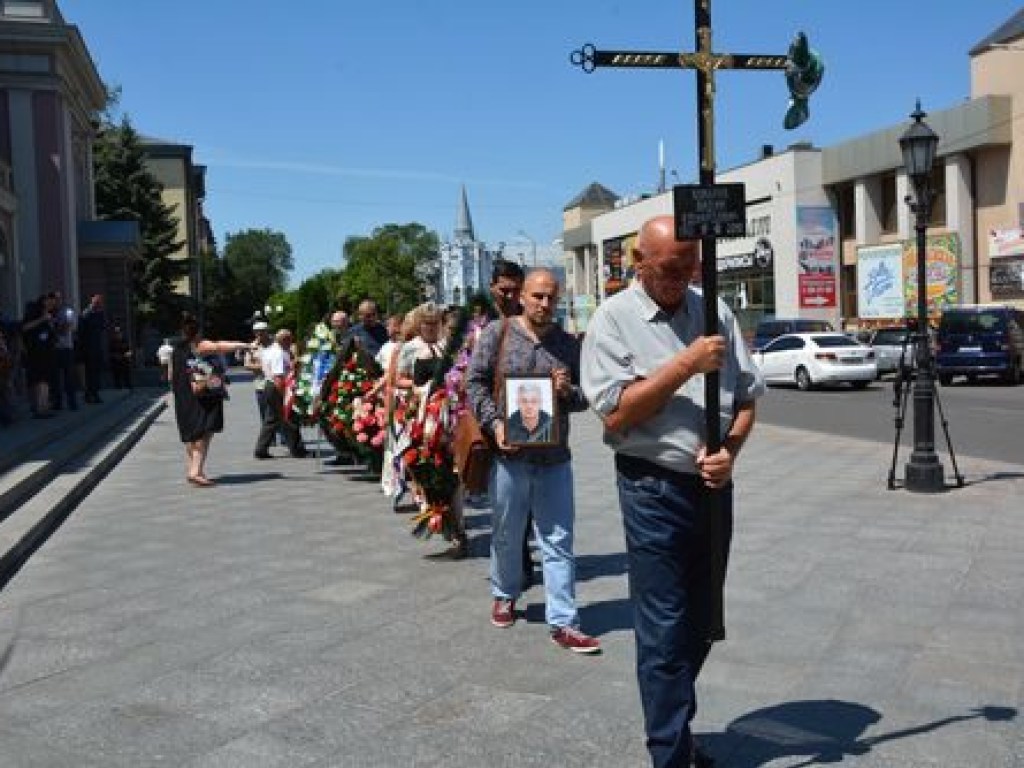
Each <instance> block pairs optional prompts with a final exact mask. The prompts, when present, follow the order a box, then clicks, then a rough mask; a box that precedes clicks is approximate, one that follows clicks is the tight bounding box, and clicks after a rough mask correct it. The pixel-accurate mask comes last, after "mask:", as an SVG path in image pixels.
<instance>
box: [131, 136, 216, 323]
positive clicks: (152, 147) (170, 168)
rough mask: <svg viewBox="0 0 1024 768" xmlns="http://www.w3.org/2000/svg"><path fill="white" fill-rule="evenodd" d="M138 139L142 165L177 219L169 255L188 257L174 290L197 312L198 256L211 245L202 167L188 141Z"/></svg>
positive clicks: (200, 288) (199, 302)
mask: <svg viewBox="0 0 1024 768" xmlns="http://www.w3.org/2000/svg"><path fill="white" fill-rule="evenodd" d="M141 140H142V151H143V152H144V153H145V156H146V168H147V169H148V170H149V172H150V173H151V174H153V176H154V177H155V178H156V180H157V181H158V182H160V184H161V185H162V186H163V201H164V204H165V205H167V206H169V207H170V208H171V209H172V210H173V214H174V216H175V217H176V218H177V219H178V236H177V240H178V241H179V242H181V243H182V246H181V248H180V249H179V250H178V253H177V254H175V255H174V256H173V258H176V259H181V260H188V262H189V264H190V266H191V268H190V271H189V276H188V277H187V278H185V279H183V280H182V281H181V283H179V286H178V291H179V292H180V293H182V294H185V295H187V296H191V297H192V298H193V299H194V300H195V302H196V305H197V307H200V311H201V307H202V298H203V286H202V278H201V275H200V273H199V257H200V256H201V255H202V254H203V253H206V252H207V251H209V250H211V249H212V248H213V237H212V234H211V229H210V222H209V220H207V218H206V217H205V215H204V214H203V200H204V198H205V197H206V166H204V165H196V164H195V163H194V162H193V161H192V147H191V146H189V145H188V144H178V143H176V142H172V141H165V140H163V139H155V138H152V137H147V136H143V137H141Z"/></svg>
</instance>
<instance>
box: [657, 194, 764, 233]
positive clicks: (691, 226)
mask: <svg viewBox="0 0 1024 768" xmlns="http://www.w3.org/2000/svg"><path fill="white" fill-rule="evenodd" d="M672 196H673V202H674V205H675V214H676V240H697V239H699V238H703V237H715V238H719V237H743V236H744V235H745V234H746V233H747V198H746V191H745V189H744V185H743V184H677V185H676V186H674V187H673V188H672Z"/></svg>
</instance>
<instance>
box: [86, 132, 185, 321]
mask: <svg viewBox="0 0 1024 768" xmlns="http://www.w3.org/2000/svg"><path fill="white" fill-rule="evenodd" d="M93 157H94V177H95V185H96V212H97V215H98V216H99V218H101V219H108V220H110V219H114V220H130V221H137V222H138V223H139V230H140V234H141V237H142V253H141V258H140V259H139V261H138V262H136V264H135V265H134V270H133V273H132V292H133V296H134V301H135V312H136V314H137V316H138V318H139V320H140V321H141V322H142V323H151V324H154V325H156V326H157V327H158V328H161V329H164V330H167V329H171V328H175V327H177V320H178V315H179V313H180V312H181V310H182V309H183V308H184V307H185V306H187V301H188V300H187V298H186V297H184V296H182V295H181V294H179V293H176V292H175V289H176V287H177V284H178V283H179V281H180V280H182V278H184V277H186V276H188V274H189V272H190V268H191V265H190V264H189V262H188V261H187V260H184V259H175V258H172V256H173V255H174V254H177V253H178V251H179V250H180V249H181V246H182V245H183V244H184V243H183V242H182V241H181V240H178V239H177V238H178V218H177V217H176V216H175V215H174V208H173V207H172V206H168V205H165V204H164V201H163V198H162V196H161V195H162V193H163V186H162V185H161V184H160V182H159V181H157V179H156V177H154V176H153V174H151V173H150V172H149V170H148V169H147V168H146V164H145V155H144V153H143V151H142V145H141V143H140V141H139V135H138V133H136V131H135V129H134V128H133V127H132V125H131V121H130V120H129V119H128V117H127V116H125V117H123V118H122V119H121V123H120V124H119V125H113V124H111V123H107V124H105V125H104V126H103V127H102V128H101V130H100V132H99V135H98V136H97V138H96V142H95V145H94V147H93Z"/></svg>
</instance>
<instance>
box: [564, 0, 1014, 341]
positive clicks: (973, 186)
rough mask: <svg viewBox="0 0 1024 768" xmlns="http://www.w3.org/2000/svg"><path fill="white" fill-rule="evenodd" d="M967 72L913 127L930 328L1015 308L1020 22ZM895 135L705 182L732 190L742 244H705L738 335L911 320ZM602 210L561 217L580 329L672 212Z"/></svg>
mask: <svg viewBox="0 0 1024 768" xmlns="http://www.w3.org/2000/svg"><path fill="white" fill-rule="evenodd" d="M970 65H971V95H970V98H969V99H968V100H967V101H965V102H964V103H963V104H960V105H957V106H955V107H953V108H950V109H945V110H938V111H934V112H932V113H930V114H929V115H928V116H927V122H928V124H929V125H930V126H931V128H932V129H933V130H934V131H935V132H936V133H937V134H938V135H939V138H940V141H939V145H938V157H937V161H936V167H935V170H934V172H933V174H932V179H931V187H932V190H933V192H934V203H933V206H932V211H931V217H930V220H929V226H928V231H927V260H926V270H927V275H928V278H927V279H928V298H929V307H930V311H931V312H932V314H933V317H934V316H937V315H938V314H939V313H940V312H941V310H942V307H944V306H948V305H956V304H967V303H976V302H982V303H987V302H999V303H1006V304H1012V305H1015V306H1018V307H1024V109H1022V107H1024V77H1022V76H1021V73H1022V72H1024V9H1022V10H1021V11H1018V12H1017V13H1016V14H1014V16H1013V17H1011V18H1010V19H1009V20H1007V21H1006V23H1004V24H1003V25H1001V26H1000V27H999V28H998V29H996V30H995V31H994V32H993V33H992V34H990V35H988V36H987V37H986V38H985V39H984V40H982V41H981V42H979V43H978V44H977V45H976V46H974V48H972V49H971V51H970ZM912 106H913V105H912V104H909V103H908V112H909V111H910V108H911V107H912ZM908 125H909V120H908V121H906V122H902V123H900V124H898V125H893V126H889V127H887V128H883V129H881V130H878V131H875V132H872V133H870V134H867V135H864V136H860V137H857V138H854V139H851V140H849V141H845V142H842V143H840V144H836V145H833V146H830V147H826V148H824V149H822V150H817V149H814V148H813V147H810V146H809V145H806V144H797V145H794V146H792V147H790V148H789V150H787V151H786V152H783V153H780V154H778V155H775V154H771V155H768V156H765V157H762V159H760V160H758V161H757V162H754V163H750V164H748V165H745V166H741V167H739V168H736V169H733V170H730V171H726V172H724V173H721V174H719V175H718V177H717V181H719V182H743V183H744V184H745V185H746V199H747V235H746V237H744V238H738V239H734V240H720V241H719V242H718V272H719V289H720V292H721V295H722V297H723V298H724V299H725V300H726V301H728V302H729V303H730V304H731V305H732V306H733V307H734V308H735V309H736V310H737V314H738V316H739V317H740V320H741V323H742V324H743V325H744V327H745V328H747V329H749V328H750V327H752V324H754V323H756V321H757V319H759V318H760V317H762V316H764V315H770V314H774V315H779V316H796V317H807V318H815V319H823V320H827V321H829V322H831V323H832V324H833V325H834V326H836V327H841V326H847V327H849V326H859V327H867V326H873V325H883V324H890V323H894V322H901V321H903V320H904V319H905V318H907V317H911V316H914V315H916V277H917V265H916V248H915V242H914V222H913V221H912V215H911V211H910V208H909V206H908V205H907V204H906V202H905V200H906V198H907V196H908V195H910V194H911V188H910V182H909V179H908V178H907V175H906V173H905V171H904V170H903V157H902V154H901V151H900V146H899V138H900V136H901V135H902V134H903V133H904V132H905V131H906V129H907V127H908ZM766 154H767V153H766ZM592 186H593V185H592ZM602 189H603V188H602ZM609 194H610V193H609ZM613 198H614V196H612V197H611V198H609V197H607V196H605V197H604V198H602V197H601V196H600V195H597V196H593V195H592V196H591V197H590V198H589V199H587V198H586V196H585V194H584V195H581V196H578V197H577V198H576V199H575V200H574V201H573V203H570V206H567V207H566V210H565V211H564V213H563V230H564V232H563V243H564V249H565V259H566V265H567V272H568V279H569V284H570V287H571V289H572V290H573V292H574V293H575V296H576V299H575V301H576V307H575V310H576V312H575V314H576V320H577V322H578V324H579V325H580V326H581V327H580V330H583V329H584V328H585V325H586V322H585V319H586V316H587V313H588V312H589V311H592V307H593V306H594V305H595V304H596V303H597V302H599V301H600V300H601V299H602V298H604V297H605V296H606V295H608V294H609V293H611V292H614V291H615V290H618V289H619V288H621V286H622V285H623V284H625V283H626V282H627V281H628V279H629V277H630V274H631V267H632V257H631V250H632V247H633V244H634V242H635V237H636V233H637V230H638V228H639V226H640V224H641V223H642V222H643V221H644V220H646V219H647V218H649V217H650V216H653V215H656V214H672V213H673V205H672V196H671V193H664V194H660V195H646V196H643V197H641V198H639V199H635V200H626V201H622V200H618V201H616V200H614V199H613Z"/></svg>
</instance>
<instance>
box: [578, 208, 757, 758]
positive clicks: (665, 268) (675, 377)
mask: <svg viewBox="0 0 1024 768" xmlns="http://www.w3.org/2000/svg"><path fill="white" fill-rule="evenodd" d="M698 259H699V255H698V247H697V243H695V242H692V241H691V242H679V241H677V240H676V239H675V225H674V221H673V218H672V217H671V216H658V217H655V218H653V219H651V220H649V221H647V222H646V223H645V224H644V225H643V227H642V228H641V230H640V235H639V238H638V240H637V244H636V249H635V250H634V251H633V260H634V263H635V264H636V274H637V281H636V283H634V284H633V285H631V286H630V287H628V288H627V289H625V290H623V291H622V292H621V293H618V294H616V295H615V296H613V297H612V298H610V299H609V300H608V301H606V302H604V303H603V304H602V305H601V306H600V307H598V309H597V312H595V313H594V316H593V317H592V318H591V320H590V323H589V325H588V326H587V335H586V340H585V342H584V346H583V363H582V365H583V374H582V376H583V390H584V392H585V393H586V396H587V398H588V400H589V401H590V403H591V404H592V406H593V408H594V410H595V411H596V412H597V414H598V416H600V417H601V419H602V420H603V422H604V428H605V432H604V438H605V443H606V444H608V445H609V446H611V447H612V448H613V449H614V450H615V467H616V470H617V483H618V490H619V504H620V507H621V509H622V517H623V524H624V527H625V534H626V549H627V553H628V564H629V591H630V599H631V601H632V603H633V614H634V626H635V634H636V653H637V678H638V681H639V686H640V700H641V703H642V705H643V711H644V721H645V727H646V731H647V749H648V751H649V752H650V755H651V760H652V763H653V765H654V766H655V768H683V767H684V766H691V765H696V766H706V765H710V764H711V761H710V758H708V757H707V756H705V755H704V754H703V753H702V752H698V751H697V750H696V747H695V745H694V743H693V737H692V733H691V730H690V723H691V721H692V719H693V716H694V713H695V712H696V708H697V700H696V691H695V684H696V681H697V676H698V675H699V674H700V670H701V667H702V665H703V664H704V661H705V659H706V658H707V655H708V652H709V651H710V649H711V644H712V642H713V641H714V640H716V639H719V638H718V637H716V636H715V634H716V633H715V629H716V628H715V627H713V626H712V621H713V618H712V616H711V612H712V609H711V605H712V598H713V595H714V590H717V589H721V584H719V583H716V579H715V577H714V576H713V573H712V568H711V563H712V554H711V552H712V549H711V547H712V546H713V545H715V543H716V542H713V541H711V540H710V537H709V531H708V525H707V519H708V517H707V512H708V499H709V493H710V492H714V493H717V494H718V495H719V499H720V510H719V512H720V514H721V515H722V526H721V528H722V530H723V533H724V535H723V536H722V537H721V539H722V540H720V541H719V542H717V544H718V545H720V546H722V548H723V550H724V552H723V555H724V556H727V554H728V546H729V538H730V535H731V531H732V473H733V468H734V466H735V462H736V457H737V455H738V454H739V452H740V449H741V448H742V447H743V443H744V442H745V441H746V439H747V437H748V436H749V434H750V431H751V429H752V428H753V426H754V401H755V398H757V397H759V396H760V395H762V394H763V393H764V381H763V380H762V378H761V375H760V373H759V372H758V370H757V369H756V368H755V366H754V364H753V362H752V361H751V359H750V355H749V354H748V352H747V348H746V345H745V343H744V341H743V336H742V335H741V333H740V329H739V325H738V323H737V322H736V319H735V318H734V317H733V315H732V313H731V312H730V311H729V309H728V308H727V307H726V306H725V304H724V303H722V302H721V301H719V302H718V321H719V333H718V334H716V335H713V336H704V335H702V334H703V328H704V311H703V297H702V295H701V293H700V291H699V290H698V289H697V288H695V287H692V286H690V285H689V280H690V276H691V274H692V273H693V269H694V265H695V264H696V262H697V260H698ZM716 370H717V371H719V375H720V376H721V379H720V380H721V412H722V420H721V423H722V438H723V439H722V447H721V449H720V450H719V451H717V452H716V453H714V454H708V453H707V452H706V450H705V449H704V447H703V446H704V442H705V439H706V437H705V435H706V433H705V432H704V376H703V374H706V373H708V372H710V371H716ZM709 489H711V490H710V491H709ZM722 576H724V574H722Z"/></svg>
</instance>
